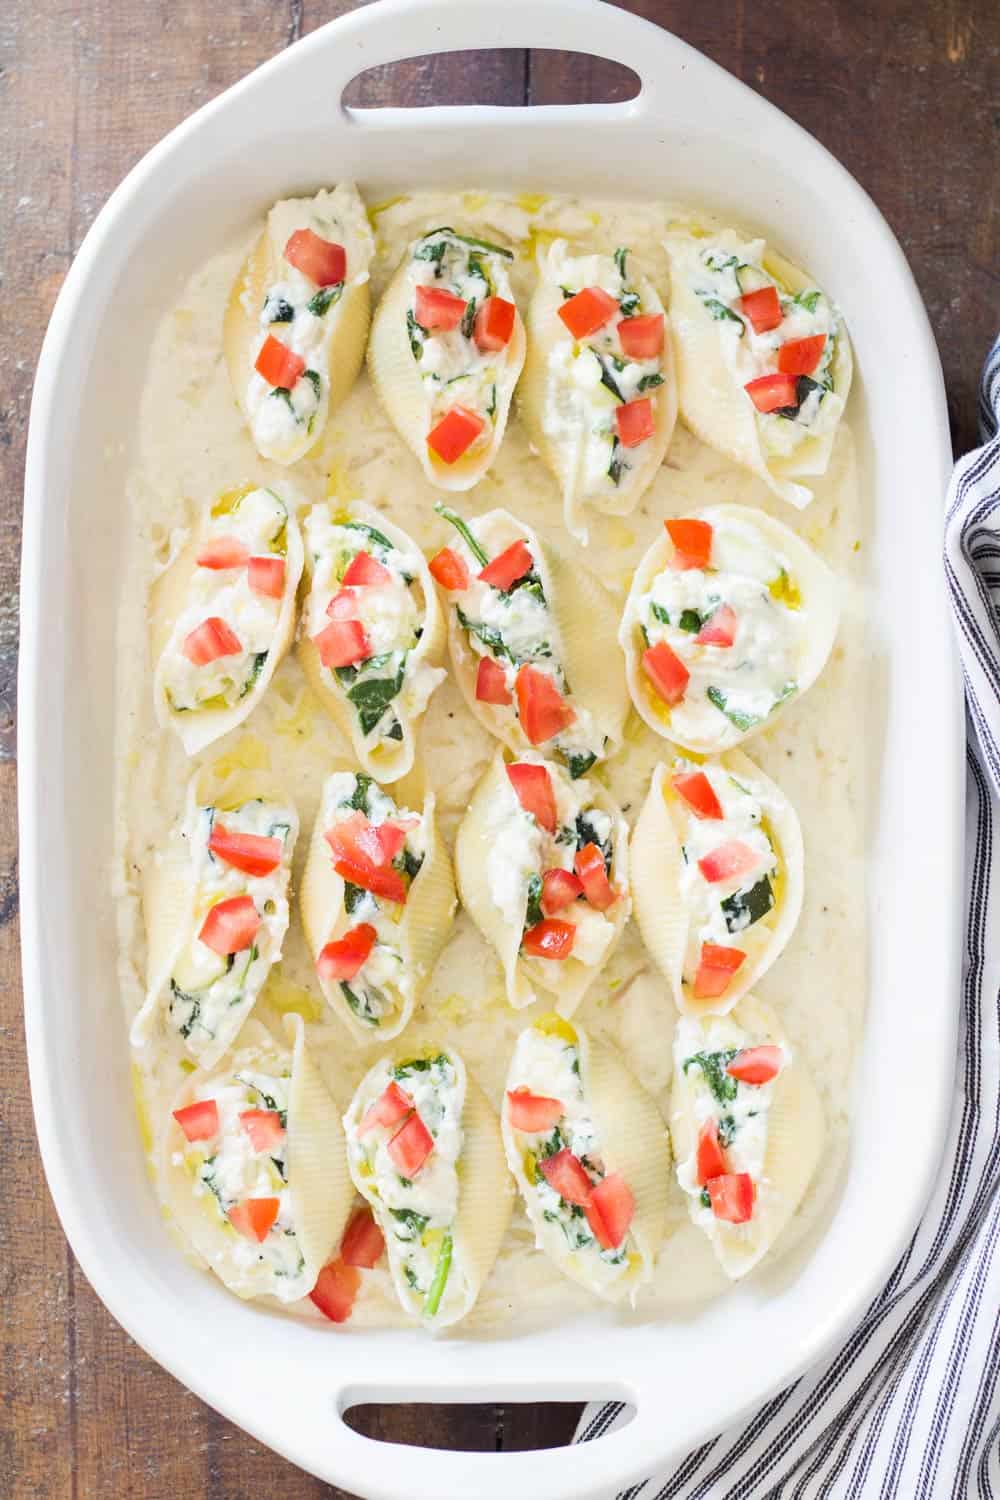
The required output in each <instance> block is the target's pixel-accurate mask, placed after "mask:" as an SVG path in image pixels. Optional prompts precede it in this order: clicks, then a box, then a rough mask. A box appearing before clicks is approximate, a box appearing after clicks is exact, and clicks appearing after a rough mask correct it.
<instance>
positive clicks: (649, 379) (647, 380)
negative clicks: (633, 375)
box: [636, 375, 663, 391]
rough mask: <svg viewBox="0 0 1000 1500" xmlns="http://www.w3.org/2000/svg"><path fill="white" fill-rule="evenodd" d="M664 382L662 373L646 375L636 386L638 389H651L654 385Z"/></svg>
mask: <svg viewBox="0 0 1000 1500" xmlns="http://www.w3.org/2000/svg"><path fill="white" fill-rule="evenodd" d="M662 384H663V376H662V375H644V376H643V377H642V379H641V380H640V381H639V384H638V385H637V387H636V390H638V391H651V390H652V389H653V387H654V386H657V385H662Z"/></svg>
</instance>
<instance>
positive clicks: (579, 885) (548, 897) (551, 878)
mask: <svg viewBox="0 0 1000 1500" xmlns="http://www.w3.org/2000/svg"><path fill="white" fill-rule="evenodd" d="M582 895H583V882H582V881H581V880H580V879H579V878H578V877H577V876H576V875H574V874H573V873H572V871H571V870H546V871H545V874H544V875H543V876H542V900H541V907H542V911H543V912H544V913H545V915H546V916H547V917H554V916H555V914H556V912H557V911H565V909H566V907H567V906H571V905H572V904H573V902H574V901H575V900H576V899H577V897H578V896H582Z"/></svg>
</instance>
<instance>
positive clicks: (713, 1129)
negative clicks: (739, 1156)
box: [695, 1120, 729, 1187]
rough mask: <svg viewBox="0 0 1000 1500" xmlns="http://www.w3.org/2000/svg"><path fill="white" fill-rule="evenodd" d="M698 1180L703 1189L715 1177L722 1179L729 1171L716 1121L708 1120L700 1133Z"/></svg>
mask: <svg viewBox="0 0 1000 1500" xmlns="http://www.w3.org/2000/svg"><path fill="white" fill-rule="evenodd" d="M695 1168H696V1180H697V1181H698V1183H699V1184H700V1186H701V1187H704V1186H705V1183H706V1182H709V1181H710V1180H711V1179H712V1178H713V1177H722V1176H723V1175H724V1174H725V1173H726V1172H728V1170H729V1164H728V1162H727V1161H726V1153H725V1151H724V1150H723V1149H722V1143H721V1142H720V1140H719V1130H718V1126H717V1125H716V1123H715V1121H714V1120H706V1121H705V1123H704V1124H703V1125H702V1127H701V1130H700V1131H699V1132H698V1154H697V1156H696V1158H695Z"/></svg>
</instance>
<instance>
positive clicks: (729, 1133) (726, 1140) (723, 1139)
mask: <svg viewBox="0 0 1000 1500" xmlns="http://www.w3.org/2000/svg"><path fill="white" fill-rule="evenodd" d="M716 1128H717V1130H718V1134H719V1144H720V1146H731V1145H732V1144H733V1141H734V1140H735V1139H736V1121H735V1120H734V1119H733V1117H732V1115H723V1116H722V1119H721V1120H720V1121H719V1123H718V1126H717V1127H716Z"/></svg>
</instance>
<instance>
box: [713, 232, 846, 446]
mask: <svg viewBox="0 0 1000 1500" xmlns="http://www.w3.org/2000/svg"><path fill="white" fill-rule="evenodd" d="M764 254H765V242H764V241H763V240H752V241H750V242H749V243H747V242H745V241H742V240H740V239H739V238H738V237H737V236H736V235H735V234H732V233H731V232H726V233H723V234H721V235H719V236H718V237H717V238H716V239H714V240H713V241H712V242H711V243H710V244H708V245H706V246H705V248H704V249H703V250H702V251H701V255H700V257H699V262H700V263H699V265H698V268H697V272H696V273H695V275H694V277H693V279H692V281H691V289H692V291H693V292H694V293H695V295H696V296H697V297H698V298H699V300H700V301H701V302H702V304H703V306H704V308H705V310H706V312H708V313H709V314H710V315H711V316H712V317H713V318H714V319H715V320H716V322H717V323H718V325H719V329H718V332H719V338H720V340H721V343H722V350H723V355H724V357H725V360H726V364H727V366H728V367H729V369H730V371H731V372H732V375H733V379H734V380H735V381H736V382H737V383H738V384H739V385H741V386H746V385H748V384H749V382H750V381H752V380H757V379H759V378H760V377H761V376H763V375H771V374H774V373H776V372H777V371H778V369H779V364H778V352H779V350H780V349H781V346H782V345H783V344H786V343H791V342H792V341H793V340H797V339H805V338H814V337H817V336H820V335H822V336H823V337H824V339H825V342H824V344H823V350H822V353H821V354H820V356H819V362H818V364H817V365H816V366H815V368H814V369H813V370H812V372H811V373H810V374H809V375H799V376H798V377H797V380H796V400H795V404H794V405H793V406H787V407H781V408H780V409H779V410H777V411H774V412H757V413H756V416H757V426H758V431H759V433H760V439H761V444H762V446H763V448H764V449H765V451H766V452H767V453H768V454H770V455H772V456H774V457H786V456H788V455H790V454H792V453H793V452H794V450H795V448H796V447H797V446H798V445H799V443H801V442H802V440H803V438H806V437H819V436H821V435H823V434H825V433H827V432H830V431H832V430H833V428H834V427H836V425H837V423H838V422H839V420H840V417H841V414H842V412H843V410H844V402H843V399H842V397H841V396H840V395H839V394H838V393H837V392H836V391H835V390H834V385H833V363H834V358H835V355H836V348H837V338H838V336H839V333H840V318H839V315H838V313H837V310H836V308H835V307H834V306H833V304H832V303H831V302H830V300H829V298H828V297H827V296H826V295H825V294H824V293H823V292H822V291H820V289H819V288H818V287H809V288H806V289H804V290H803V291H800V292H796V293H794V294H792V293H790V292H789V291H788V290H787V289H786V288H785V287H784V286H782V284H781V282H780V281H778V280H777V278H776V277H774V276H772V275H771V273H770V272H768V271H766V270H765V269H764V264H763V261H764ZM766 287H773V288H774V289H775V291H776V292H777V296H778V302H779V304H780V307H781V314H782V317H781V322H780V324H779V325H778V326H777V327H776V328H770V329H767V330H765V331H762V332H760V333H758V332H756V330H755V329H754V325H753V322H752V321H751V319H750V318H749V317H748V316H747V315H746V313H745V312H744V310H743V308H742V306H741V298H743V297H744V296H746V295H748V294H750V293H753V292H757V291H760V290H761V289H763V288H766ZM747 399H748V400H749V397H748V398H747Z"/></svg>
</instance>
